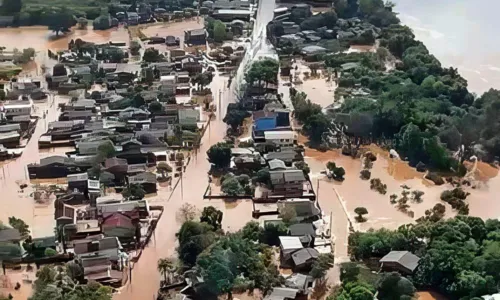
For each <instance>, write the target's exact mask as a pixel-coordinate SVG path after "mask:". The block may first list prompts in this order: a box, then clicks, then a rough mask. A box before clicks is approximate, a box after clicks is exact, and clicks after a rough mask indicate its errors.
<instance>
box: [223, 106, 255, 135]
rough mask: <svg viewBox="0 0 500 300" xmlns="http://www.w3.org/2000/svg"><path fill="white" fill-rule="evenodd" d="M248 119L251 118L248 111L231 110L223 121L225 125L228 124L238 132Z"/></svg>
mask: <svg viewBox="0 0 500 300" xmlns="http://www.w3.org/2000/svg"><path fill="white" fill-rule="evenodd" d="M248 117H250V113H249V112H248V111H246V110H241V109H231V110H228V111H227V113H226V116H225V117H224V119H223V120H222V121H224V123H226V124H228V125H229V126H231V128H232V129H233V130H234V131H236V130H237V129H238V127H240V126H241V125H243V121H245V119H246V118H248Z"/></svg>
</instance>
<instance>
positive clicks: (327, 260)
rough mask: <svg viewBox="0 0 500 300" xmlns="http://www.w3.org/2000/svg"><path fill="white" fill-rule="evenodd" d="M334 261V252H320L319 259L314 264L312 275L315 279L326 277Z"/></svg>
mask: <svg viewBox="0 0 500 300" xmlns="http://www.w3.org/2000/svg"><path fill="white" fill-rule="evenodd" d="M333 263H334V257H333V254H331V253H328V254H320V255H319V256H318V259H316V260H315V261H314V262H313V264H312V268H311V273H310V275H311V276H312V277H313V278H314V279H321V278H324V277H325V276H326V272H327V271H328V270H329V269H330V268H332V267H333Z"/></svg>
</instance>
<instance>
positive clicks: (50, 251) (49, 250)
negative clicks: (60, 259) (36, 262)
mask: <svg viewBox="0 0 500 300" xmlns="http://www.w3.org/2000/svg"><path fill="white" fill-rule="evenodd" d="M43 254H44V255H45V256H46V257H51V256H56V255H57V251H56V250H54V249H52V248H47V249H45V252H44V253H43Z"/></svg>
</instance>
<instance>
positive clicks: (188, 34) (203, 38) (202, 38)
mask: <svg viewBox="0 0 500 300" xmlns="http://www.w3.org/2000/svg"><path fill="white" fill-rule="evenodd" d="M184 43H186V44H191V45H206V43H207V32H206V31H205V29H193V30H188V31H184Z"/></svg>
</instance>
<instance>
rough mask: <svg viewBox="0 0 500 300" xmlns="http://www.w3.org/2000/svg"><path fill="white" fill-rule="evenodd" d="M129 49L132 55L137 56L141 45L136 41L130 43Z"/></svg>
mask: <svg viewBox="0 0 500 300" xmlns="http://www.w3.org/2000/svg"><path fill="white" fill-rule="evenodd" d="M129 49H130V53H131V54H132V55H139V54H140V50H141V44H140V43H139V42H138V41H131V42H130V46H129Z"/></svg>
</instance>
